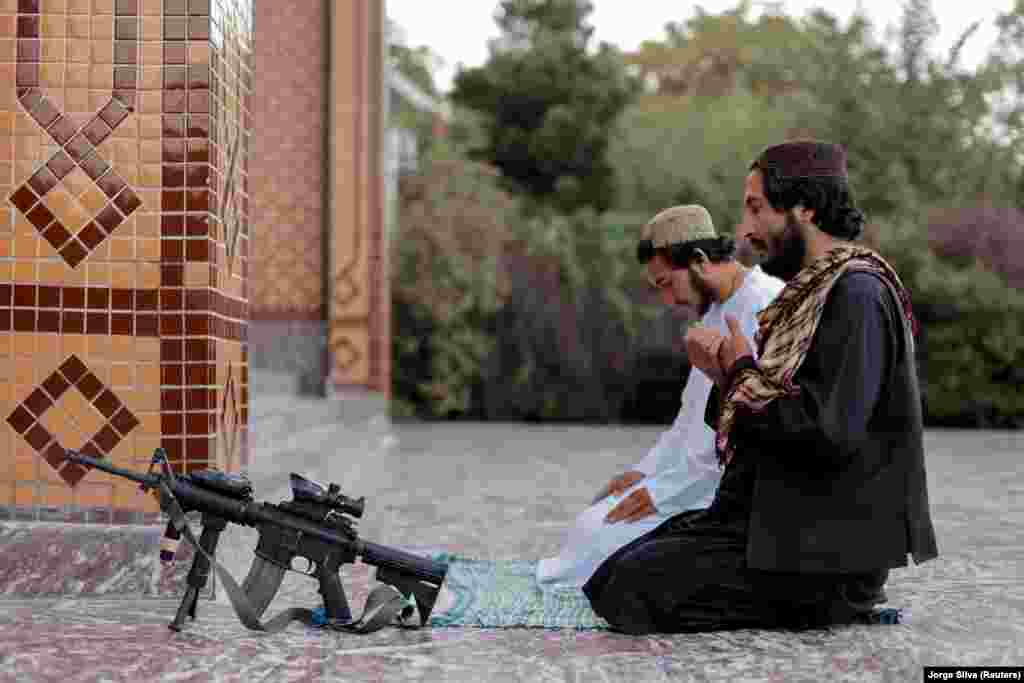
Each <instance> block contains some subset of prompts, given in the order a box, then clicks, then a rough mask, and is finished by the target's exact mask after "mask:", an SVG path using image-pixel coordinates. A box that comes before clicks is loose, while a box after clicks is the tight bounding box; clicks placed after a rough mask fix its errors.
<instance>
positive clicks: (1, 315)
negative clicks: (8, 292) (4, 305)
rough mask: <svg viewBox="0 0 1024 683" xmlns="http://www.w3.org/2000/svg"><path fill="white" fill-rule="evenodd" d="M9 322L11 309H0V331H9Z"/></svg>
mask: <svg viewBox="0 0 1024 683" xmlns="http://www.w3.org/2000/svg"><path fill="white" fill-rule="evenodd" d="M11 322H12V321H11V309H9V308H8V309H6V310H3V309H0V332H10V330H11Z"/></svg>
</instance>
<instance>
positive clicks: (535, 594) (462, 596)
mask: <svg viewBox="0 0 1024 683" xmlns="http://www.w3.org/2000/svg"><path fill="white" fill-rule="evenodd" d="M433 559H435V560H437V561H438V562H443V563H445V564H447V565H448V575H447V577H446V578H445V587H446V588H447V589H448V591H450V592H451V594H452V597H453V603H452V605H451V607H449V608H448V609H446V610H445V611H444V612H443V613H440V614H434V615H432V616H431V617H430V621H429V625H430V626H476V627H481V628H503V627H507V628H512V627H515V628H531V627H533V628H575V629H580V630H586V629H607V628H608V622H606V621H605V620H604V619H602V618H601V617H599V616H597V614H595V613H594V610H592V609H591V608H590V602H589V601H588V600H587V597H586V596H585V595H584V594H583V592H582V591H581V590H579V589H559V590H550V589H547V590H541V589H540V587H539V585H538V584H537V578H536V576H537V560H474V559H468V558H463V557H457V556H454V555H449V554H447V553H442V554H440V555H435V556H434V557H433Z"/></svg>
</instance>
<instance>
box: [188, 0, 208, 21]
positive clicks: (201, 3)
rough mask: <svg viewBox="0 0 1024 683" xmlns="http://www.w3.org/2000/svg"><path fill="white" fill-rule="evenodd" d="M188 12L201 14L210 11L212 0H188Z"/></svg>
mask: <svg viewBox="0 0 1024 683" xmlns="http://www.w3.org/2000/svg"><path fill="white" fill-rule="evenodd" d="M188 13H189V14H190V15H192V16H194V17H195V16H199V15H203V14H209V13H210V0H188Z"/></svg>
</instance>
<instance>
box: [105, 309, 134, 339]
mask: <svg viewBox="0 0 1024 683" xmlns="http://www.w3.org/2000/svg"><path fill="white" fill-rule="evenodd" d="M132 322H133V318H132V315H131V314H130V313H113V314H111V316H110V334H117V335H122V336H131V335H132V334H134V325H133V324H132Z"/></svg>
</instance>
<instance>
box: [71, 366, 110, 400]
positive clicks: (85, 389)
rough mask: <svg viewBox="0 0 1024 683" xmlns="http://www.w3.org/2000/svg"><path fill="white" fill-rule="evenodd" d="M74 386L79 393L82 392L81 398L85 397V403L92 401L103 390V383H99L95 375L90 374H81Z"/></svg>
mask: <svg viewBox="0 0 1024 683" xmlns="http://www.w3.org/2000/svg"><path fill="white" fill-rule="evenodd" d="M68 379H70V378H68ZM75 386H76V387H77V388H78V390H79V391H80V392H82V396H85V398H86V400H87V401H92V400H93V399H94V398H96V396H97V395H98V394H99V393H100V391H101V390H102V389H103V383H102V382H100V380H99V379H98V378H97V377H96V375H94V374H92V373H91V372H86V373H85V374H83V375H82V376H81V377H80V378H79V380H78V381H77V382H75Z"/></svg>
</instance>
